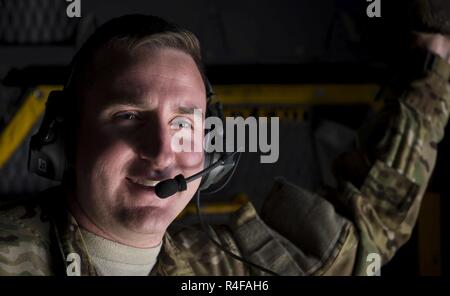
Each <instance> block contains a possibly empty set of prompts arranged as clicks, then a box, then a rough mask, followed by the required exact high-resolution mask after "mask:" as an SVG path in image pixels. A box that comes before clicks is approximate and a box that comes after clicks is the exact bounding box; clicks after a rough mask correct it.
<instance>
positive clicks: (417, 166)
mask: <svg viewBox="0 0 450 296" xmlns="http://www.w3.org/2000/svg"><path fill="white" fill-rule="evenodd" d="M422 74H424V75H423V76H422V77H421V78H419V79H416V80H413V82H411V83H409V84H408V86H407V87H406V88H402V89H401V92H400V93H399V92H397V91H396V90H395V88H390V89H387V90H386V91H385V92H384V99H385V101H386V102H387V104H386V109H385V112H382V113H381V114H380V117H379V118H381V119H382V120H379V121H376V122H375V124H372V125H370V124H369V125H367V126H366V129H367V128H368V129H372V134H374V135H376V134H377V129H378V134H379V135H380V136H379V138H376V139H377V145H371V143H370V141H369V140H370V139H372V140H373V138H367V139H366V140H365V139H364V137H361V139H362V141H361V143H360V144H361V145H360V147H361V149H362V148H365V150H364V151H365V152H364V153H362V152H361V151H362V150H357V151H354V152H352V153H349V154H347V155H345V156H344V157H343V158H341V159H340V160H339V161H338V162H337V163H338V164H337V165H336V170H335V172H336V173H337V174H338V178H339V179H340V188H339V190H335V191H333V192H323V194H321V195H319V194H318V193H316V194H311V193H309V192H306V191H304V190H302V189H301V188H298V187H296V186H294V185H292V184H290V183H288V182H286V181H284V180H283V179H279V180H276V182H275V185H274V187H273V189H272V191H271V193H270V194H269V196H268V198H267V200H266V201H265V204H264V206H263V208H262V212H261V215H257V213H256V211H255V209H254V207H253V206H252V204H251V203H248V204H246V205H245V206H244V207H242V208H241V209H240V210H239V211H238V212H237V213H235V215H234V218H233V222H232V223H231V224H230V225H229V226H220V227H215V228H214V235H215V237H216V240H219V241H220V242H221V243H222V244H223V245H224V246H225V247H227V248H228V249H229V250H231V251H233V252H235V253H237V254H241V255H242V256H244V257H245V258H247V259H248V260H250V261H252V262H254V263H257V264H259V265H262V266H264V267H267V268H269V269H271V270H273V271H274V272H276V273H279V274H282V275H365V274H366V269H367V256H368V255H369V254H370V253H376V254H379V255H380V257H381V259H382V263H386V262H387V261H389V260H390V259H391V258H392V256H393V255H394V254H395V252H396V251H397V250H398V249H399V247H400V246H401V245H403V244H404V243H405V242H406V241H407V240H408V238H409V236H410V235H411V232H412V229H413V227H414V224H415V221H416V219H417V215H418V212H419V208H420V203H421V199H422V197H423V193H424V191H425V189H426V186H427V183H428V180H429V178H430V175H431V172H432V170H433V167H434V164H435V159H436V152H437V151H436V147H437V144H438V142H439V141H440V140H441V139H442V138H443V132H444V128H445V126H446V124H447V120H448V106H449V103H450V86H449V83H448V80H449V75H450V66H449V65H448V64H447V63H445V62H444V61H443V60H441V59H439V58H436V60H435V62H434V63H433V67H431V68H430V69H428V70H427V71H426V73H422ZM380 126H381V127H382V128H381V130H382V133H379V130H380V129H379V127H380ZM366 133H367V130H366ZM364 134H365V133H362V134H361V135H364ZM371 147H373V149H372V148H371ZM355 172H356V173H355ZM43 196H44V198H41V199H36V200H31V201H28V202H26V203H22V204H21V205H15V206H5V207H3V209H2V210H1V211H0V274H1V275H53V274H60V273H61V274H66V271H67V267H68V262H67V261H66V258H67V256H68V255H69V254H70V253H77V254H78V255H79V256H80V259H81V261H80V263H81V264H80V266H79V267H80V269H81V274H82V275H96V274H97V273H96V270H95V267H94V265H93V264H92V261H91V259H90V257H89V254H88V252H87V250H86V247H85V245H84V242H83V237H82V234H81V232H80V229H79V227H78V224H77V222H76V221H75V219H74V218H73V217H72V216H71V215H70V213H68V212H67V207H66V205H65V201H64V192H63V191H62V190H61V188H53V189H51V190H50V191H47V192H45V193H44V194H43ZM69 268H70V265H69ZM150 274H151V275H248V274H262V272H261V271H258V270H256V269H253V268H248V267H247V266H246V265H244V264H243V263H241V262H240V261H237V260H235V259H232V258H231V257H229V256H228V255H226V254H225V253H224V252H223V251H221V250H220V249H218V248H217V247H216V246H215V245H214V244H213V243H212V242H211V241H209V240H208V238H207V237H206V235H205V234H203V233H202V232H201V231H199V230H197V229H185V230H179V231H178V232H173V231H171V230H169V231H168V232H167V233H166V235H165V236H164V241H163V247H162V249H161V253H160V255H159V256H158V261H157V263H156V265H155V267H154V268H153V270H152V272H151V273H150Z"/></svg>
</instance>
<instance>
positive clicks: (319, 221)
mask: <svg viewBox="0 0 450 296" xmlns="http://www.w3.org/2000/svg"><path fill="white" fill-rule="evenodd" d="M422 74H423V75H422V77H420V78H419V79H414V80H410V81H409V83H407V84H406V85H405V87H403V88H402V89H400V92H398V91H397V92H396V91H394V89H389V88H387V89H386V90H385V92H384V98H385V99H386V102H387V104H386V107H385V109H384V111H383V112H380V113H379V115H378V116H377V118H378V119H377V120H375V124H368V125H366V127H365V128H363V129H362V130H361V135H362V136H361V137H360V138H361V142H360V144H361V145H360V148H366V150H361V149H359V150H357V151H354V152H353V153H350V154H348V155H346V156H345V157H343V158H341V159H340V164H339V165H338V166H336V170H335V172H336V173H337V174H338V176H337V177H338V179H340V184H341V186H340V189H339V190H337V191H334V192H333V193H332V194H325V195H324V194H320V195H319V194H312V193H310V192H307V191H305V190H303V189H301V188H299V187H297V186H295V185H293V184H290V183H288V182H286V181H284V180H282V179H280V180H277V181H276V182H275V185H274V187H273V189H272V191H271V193H270V194H269V196H268V197H267V199H266V201H265V203H264V205H263V207H262V211H261V216H260V217H259V216H258V215H256V211H254V209H246V210H245V209H243V210H241V213H240V214H239V215H240V216H239V217H245V216H247V218H246V219H241V220H240V221H241V222H240V223H236V225H235V226H234V227H233V229H234V235H235V237H236V240H237V242H238V243H239V245H240V247H241V249H242V252H243V254H246V255H247V256H249V258H250V259H252V260H253V261H255V262H258V263H259V264H261V265H263V266H266V267H270V268H272V269H273V270H274V271H275V272H278V273H280V274H291V275H293V274H297V275H367V271H368V267H369V266H370V265H369V264H368V259H371V258H375V257H374V256H376V258H379V259H380V261H381V262H380V263H381V264H385V263H386V262H388V261H389V260H390V259H391V258H392V256H393V255H394V254H395V252H396V251H397V250H398V249H399V247H400V246H402V245H403V244H404V243H405V242H406V241H407V240H408V239H409V237H410V235H411V232H412V229H413V227H414V224H415V222H416V219H417V216H418V212H419V208H420V204H421V200H422V197H423V194H424V191H425V189H426V187H427V184H428V180H429V178H430V175H431V173H432V170H433V167H434V164H435V160H436V152H437V151H436V148H437V144H438V142H439V141H440V140H441V139H442V138H443V135H444V128H445V126H446V124H447V120H448V105H449V103H450V86H449V83H448V80H449V75H450V66H449V65H448V64H447V63H446V62H445V61H443V60H442V59H440V58H438V57H435V58H434V62H433V64H432V67H429V69H428V70H427V71H425V73H422ZM411 81H412V82H411ZM369 131H370V132H371V136H365V135H367V134H368V132H369ZM364 136H365V137H364ZM374 140H376V142H374ZM371 147H374V148H375V149H370V148H371ZM363 151H364V152H363ZM247 208H249V206H247ZM244 213H246V214H244ZM249 213H253V214H249ZM236 221H239V219H237V220H236ZM242 221H245V222H242ZM372 271H373V270H372Z"/></svg>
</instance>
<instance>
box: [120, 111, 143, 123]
mask: <svg viewBox="0 0 450 296" xmlns="http://www.w3.org/2000/svg"><path fill="white" fill-rule="evenodd" d="M114 119H117V120H121V121H135V120H140V117H139V115H138V114H137V113H136V112H130V111H126V112H119V113H116V114H115V115H114Z"/></svg>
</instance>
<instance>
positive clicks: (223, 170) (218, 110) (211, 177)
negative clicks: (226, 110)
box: [199, 86, 237, 191]
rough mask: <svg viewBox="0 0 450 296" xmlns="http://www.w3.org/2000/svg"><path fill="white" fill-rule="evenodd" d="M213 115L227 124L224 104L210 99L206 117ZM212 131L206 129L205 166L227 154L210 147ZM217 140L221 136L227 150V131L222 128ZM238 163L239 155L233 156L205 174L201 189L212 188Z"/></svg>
mask: <svg viewBox="0 0 450 296" xmlns="http://www.w3.org/2000/svg"><path fill="white" fill-rule="evenodd" d="M209 88H210V90H209V93H211V94H212V93H213V92H212V88H211V86H209ZM211 116H215V117H218V118H220V120H221V122H222V127H224V126H225V119H224V115H223V109H222V105H221V104H220V103H219V102H217V103H211V102H210V101H208V104H207V108H206V118H209V117H211ZM209 132H210V131H208V130H205V164H204V167H205V168H207V167H209V166H211V165H212V164H213V163H215V162H217V161H219V160H220V159H223V158H225V156H227V153H226V152H217V151H213V150H212V147H210V144H211V140H212V139H211V135H210V133H209ZM215 136H216V140H217V136H219V137H221V140H220V141H221V142H222V148H223V150H225V147H226V142H225V140H226V137H225V131H224V130H222V131H221V132H220V133H219V134H217V133H216V134H215ZM236 165H237V157H233V159H232V161H228V162H227V163H225V164H224V165H220V166H218V167H216V168H215V169H213V170H212V171H211V172H209V173H208V174H207V175H205V176H203V178H202V182H201V183H200V188H199V190H200V191H206V190H208V189H210V188H211V187H212V186H213V185H215V184H217V183H219V182H220V181H221V180H222V179H224V177H226V176H227V175H228V173H229V172H230V171H232V170H233V168H234V167H235V166H236Z"/></svg>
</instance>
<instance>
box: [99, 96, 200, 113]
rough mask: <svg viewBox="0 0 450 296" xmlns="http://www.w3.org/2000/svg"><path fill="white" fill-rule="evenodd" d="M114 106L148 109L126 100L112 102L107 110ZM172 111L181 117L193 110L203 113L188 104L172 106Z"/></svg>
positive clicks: (144, 105) (139, 102)
mask: <svg viewBox="0 0 450 296" xmlns="http://www.w3.org/2000/svg"><path fill="white" fill-rule="evenodd" d="M114 106H127V107H135V108H140V109H146V108H148V103H146V102H141V101H139V100H136V99H132V98H128V99H118V100H113V101H112V102H110V104H109V106H108V109H109V108H112V107H114ZM172 109H173V111H174V112H176V113H178V114H182V115H191V114H194V112H195V110H200V112H202V113H203V110H202V108H201V107H199V106H197V105H193V104H188V105H186V106H181V105H179V104H177V105H175V106H173V108H172Z"/></svg>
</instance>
